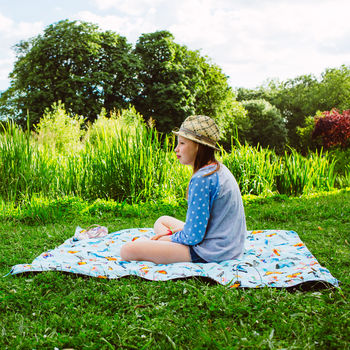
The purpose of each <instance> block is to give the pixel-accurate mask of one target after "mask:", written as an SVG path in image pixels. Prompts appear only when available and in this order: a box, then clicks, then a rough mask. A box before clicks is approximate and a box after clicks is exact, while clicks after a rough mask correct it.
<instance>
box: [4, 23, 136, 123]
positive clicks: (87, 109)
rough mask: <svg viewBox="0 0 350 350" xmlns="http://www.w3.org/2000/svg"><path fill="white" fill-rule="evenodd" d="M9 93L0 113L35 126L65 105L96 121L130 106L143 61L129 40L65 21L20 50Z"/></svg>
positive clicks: (24, 44)
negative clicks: (50, 111) (49, 111)
mask: <svg viewBox="0 0 350 350" xmlns="http://www.w3.org/2000/svg"><path fill="white" fill-rule="evenodd" d="M15 50H16V55H17V61H16V63H15V65H14V69H13V71H12V72H11V73H10V79H11V80H10V88H9V89H8V90H7V91H5V92H4V93H3V94H2V95H1V114H2V115H6V116H10V117H14V118H15V119H16V120H17V121H19V122H21V121H22V122H24V121H25V119H26V117H27V113H28V112H29V115H30V120H31V122H32V123H36V122H38V121H39V119H40V117H41V116H42V115H43V112H44V110H45V109H46V108H47V107H49V106H51V105H52V104H53V103H54V102H57V101H62V102H63V103H64V104H65V107H66V109H67V111H69V112H70V113H72V114H77V115H82V116H84V117H85V118H87V119H88V120H94V119H95V118H96V117H97V115H98V113H99V112H100V111H101V108H102V107H104V108H105V109H106V110H107V111H108V110H112V109H114V108H117V109H120V108H124V107H126V106H127V104H128V103H129V100H130V98H132V97H133V96H134V95H135V94H136V93H137V80H136V72H137V71H138V60H137V57H135V55H133V53H132V46H131V45H130V44H128V43H127V41H126V39H125V38H124V37H122V36H120V35H117V34H116V33H114V32H111V31H106V32H102V31H100V30H99V29H98V27H97V26H96V25H93V24H90V23H86V22H76V21H68V20H64V21H60V22H58V23H56V24H52V25H50V26H48V27H47V28H46V29H45V31H44V33H43V34H42V35H38V36H37V37H35V38H32V39H30V40H27V41H21V42H20V43H19V44H18V45H16V47H15Z"/></svg>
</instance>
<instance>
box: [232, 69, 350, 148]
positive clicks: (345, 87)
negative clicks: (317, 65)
mask: <svg viewBox="0 0 350 350" xmlns="http://www.w3.org/2000/svg"><path fill="white" fill-rule="evenodd" d="M236 94H237V100H238V101H242V100H250V99H265V100H267V101H269V102H270V103H271V104H272V105H273V106H275V107H276V108H278V109H279V110H280V111H281V113H282V116H283V118H284V119H285V121H286V128H287V131H288V144H289V145H290V146H292V147H294V148H296V149H298V150H299V151H302V152H304V153H305V152H306V151H307V149H305V147H308V146H309V145H308V143H306V144H305V138H304V136H305V134H304V132H307V129H305V130H303V128H308V126H309V125H310V120H307V118H308V117H310V116H314V115H315V114H316V113H317V111H319V110H321V111H325V110H331V109H333V108H337V109H339V110H346V109H349V108H350V102H349V101H350V66H345V65H342V66H340V67H339V68H329V69H326V70H325V71H324V72H323V73H322V74H321V77H320V78H316V77H315V76H313V75H311V74H309V75H301V76H298V77H296V78H293V79H288V80H286V81H283V82H280V81H278V80H270V81H267V82H266V83H265V84H264V85H262V86H259V87H258V88H256V89H244V88H240V89H237V91H236Z"/></svg>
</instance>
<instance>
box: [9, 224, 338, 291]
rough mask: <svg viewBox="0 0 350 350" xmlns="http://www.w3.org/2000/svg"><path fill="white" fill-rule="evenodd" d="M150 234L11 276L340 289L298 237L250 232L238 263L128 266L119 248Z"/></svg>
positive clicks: (97, 242) (90, 243)
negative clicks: (35, 274)
mask: <svg viewBox="0 0 350 350" xmlns="http://www.w3.org/2000/svg"><path fill="white" fill-rule="evenodd" d="M154 234H155V233H154V231H153V229H151V228H131V229H125V230H121V231H117V232H113V233H110V234H108V235H106V236H104V237H97V238H94V239H92V238H90V239H81V240H76V241H74V240H73V239H72V238H68V239H67V240H66V241H65V242H64V243H62V244H61V245H60V246H58V247H56V248H55V249H53V250H49V251H46V252H43V253H42V254H40V255H39V256H38V257H37V258H35V259H34V260H33V261H32V262H31V263H30V264H20V265H15V266H13V267H12V269H11V272H10V273H11V274H12V275H15V274H19V273H25V272H34V271H36V272H38V271H64V272H70V273H77V274H82V275H88V276H92V277H97V278H110V279H112V278H120V277H124V276H139V277H142V278H144V279H148V280H152V281H165V280H171V279H177V278H188V277H194V276H200V277H205V278H210V279H212V280H214V281H216V282H218V283H220V284H223V285H225V286H227V287H229V288H263V287H274V288H290V287H293V288H294V287H296V286H302V285H303V286H305V287H306V288H311V289H312V288H314V287H313V286H316V288H329V287H332V286H334V287H338V286H339V281H338V280H337V279H336V278H335V277H333V276H332V274H331V273H330V271H329V270H327V269H326V268H324V267H323V266H321V265H320V264H319V262H318V261H317V260H316V257H315V256H314V255H313V254H312V253H311V252H310V251H309V250H308V249H307V247H306V245H305V244H304V243H303V242H302V241H301V240H300V237H299V236H298V234H297V233H296V232H295V231H285V230H259V231H248V234H247V237H246V242H245V252H244V255H243V256H242V258H240V259H237V260H225V261H222V262H219V263H192V262H183V263H174V264H159V265H157V264H154V263H152V262H149V261H123V260H122V259H121V257H120V248H121V247H122V245H123V244H125V243H126V242H130V241H134V240H135V239H149V238H151V237H152V236H154Z"/></svg>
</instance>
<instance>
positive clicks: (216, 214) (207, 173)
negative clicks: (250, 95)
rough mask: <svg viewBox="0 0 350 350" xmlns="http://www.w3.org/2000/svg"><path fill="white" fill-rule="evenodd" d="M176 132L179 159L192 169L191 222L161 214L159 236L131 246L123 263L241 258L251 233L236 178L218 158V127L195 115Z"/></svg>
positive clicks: (123, 250) (124, 249)
mask: <svg viewBox="0 0 350 350" xmlns="http://www.w3.org/2000/svg"><path fill="white" fill-rule="evenodd" d="M174 133H175V134H176V135H177V136H178V144H177V146H176V148H175V152H176V156H177V158H178V159H179V161H180V163H181V164H184V165H189V166H191V167H192V168H193V176H192V178H191V180H190V183H189V186H188V194H187V197H188V198H187V200H188V209H187V215H186V222H183V221H180V220H178V219H175V218H173V217H170V216H161V217H160V218H159V219H158V220H157V221H156V222H155V224H154V232H155V236H153V237H152V238H151V239H138V240H136V241H134V242H128V243H126V244H125V245H124V246H123V247H122V248H121V251H120V254H121V257H122V259H123V260H127V261H131V260H138V261H144V260H145V261H152V262H154V263H156V264H169V263H174V262H186V261H188V262H204V263H205V262H220V261H223V260H229V259H237V258H239V257H240V256H241V255H242V253H243V250H244V240H245V236H246V231H247V229H246V221H245V215H244V208H243V202H242V197H241V193H240V190H239V188H238V185H237V182H236V180H235V178H234V176H233V175H232V174H231V172H230V171H229V170H228V169H227V168H226V166H225V165H223V164H220V163H219V162H218V161H217V160H216V159H215V154H214V151H215V149H218V148H216V142H217V141H218V139H219V129H218V127H217V125H216V124H215V122H214V121H213V120H212V119H211V118H209V117H207V116H202V115H195V116H191V117H188V118H186V120H185V121H184V122H183V123H182V125H181V127H180V130H179V131H178V132H175V131H174Z"/></svg>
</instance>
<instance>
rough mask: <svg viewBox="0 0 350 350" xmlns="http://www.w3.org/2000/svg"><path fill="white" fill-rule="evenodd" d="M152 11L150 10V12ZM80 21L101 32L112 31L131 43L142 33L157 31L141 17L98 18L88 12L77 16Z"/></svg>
mask: <svg viewBox="0 0 350 350" xmlns="http://www.w3.org/2000/svg"><path fill="white" fill-rule="evenodd" d="M150 11H152V10H150ZM77 18H79V19H80V20H82V21H87V22H92V23H95V24H98V26H99V27H100V28H102V29H103V30H113V31H115V32H116V33H117V34H120V35H122V36H125V37H127V39H128V40H129V41H132V42H133V43H134V42H135V41H136V40H137V39H138V37H139V36H140V35H141V34H142V33H150V32H153V31H155V30H157V27H156V26H155V25H154V23H153V22H152V21H149V20H147V19H144V18H142V17H136V18H133V17H131V18H130V17H125V16H117V15H106V16H100V15H96V14H94V13H92V12H89V11H82V12H79V13H78V14H77Z"/></svg>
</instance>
